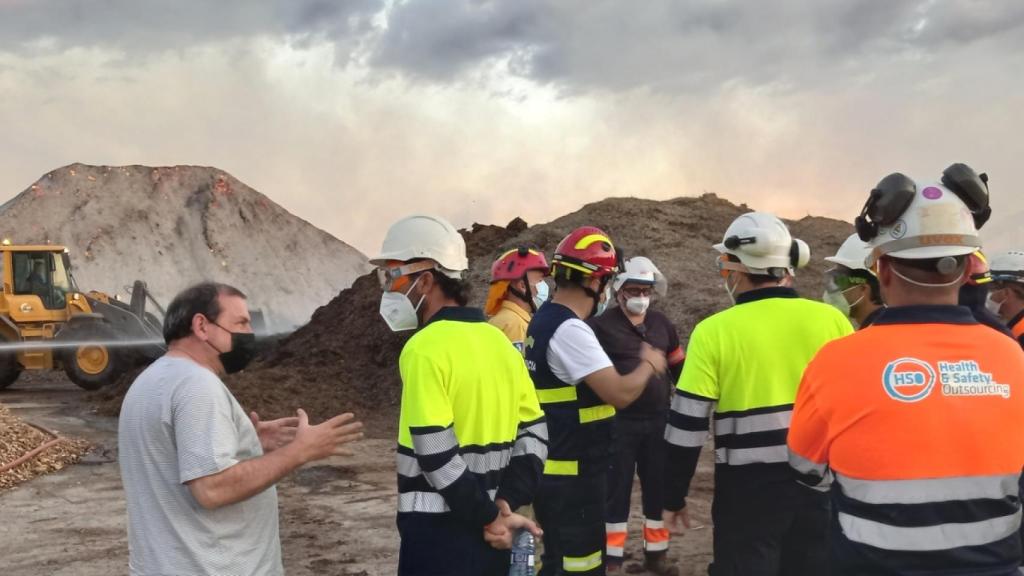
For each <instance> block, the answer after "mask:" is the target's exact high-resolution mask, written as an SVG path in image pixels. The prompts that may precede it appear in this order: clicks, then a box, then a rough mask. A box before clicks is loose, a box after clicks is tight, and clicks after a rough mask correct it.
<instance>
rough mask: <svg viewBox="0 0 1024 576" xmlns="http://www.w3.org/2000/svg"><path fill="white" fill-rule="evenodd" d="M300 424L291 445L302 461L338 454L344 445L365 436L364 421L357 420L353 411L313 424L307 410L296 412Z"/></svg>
mask: <svg viewBox="0 0 1024 576" xmlns="http://www.w3.org/2000/svg"><path fill="white" fill-rule="evenodd" d="M295 414H296V416H297V418H298V421H299V425H298V429H297V430H296V432H295V440H293V441H292V444H291V447H294V449H295V450H297V451H298V454H299V458H300V459H301V460H302V462H313V461H316V460H323V459H324V458H329V457H331V456H334V455H336V454H343V453H344V452H343V450H342V446H344V445H345V444H348V443H350V442H355V441H356V440H359V439H360V438H362V437H363V433H362V432H361V430H362V429H363V423H362V422H358V421H356V419H355V418H356V417H355V416H354V415H353V414H351V413H345V414H341V415H340V416H335V417H334V418H331V419H330V420H328V421H326V422H323V423H321V424H317V425H316V426H311V425H310V424H309V416H307V415H306V411H305V410H303V409H301V408H300V409H298V410H296V412H295Z"/></svg>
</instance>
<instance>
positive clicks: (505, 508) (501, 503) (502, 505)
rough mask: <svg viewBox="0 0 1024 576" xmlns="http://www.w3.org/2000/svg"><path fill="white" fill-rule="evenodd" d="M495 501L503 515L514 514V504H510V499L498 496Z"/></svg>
mask: <svg viewBox="0 0 1024 576" xmlns="http://www.w3.org/2000/svg"><path fill="white" fill-rule="evenodd" d="M494 503H495V504H496V505H497V506H498V511H499V512H501V515H502V516H511V515H512V506H510V505H509V503H508V501H507V500H505V499H504V498H497V499H495V500H494Z"/></svg>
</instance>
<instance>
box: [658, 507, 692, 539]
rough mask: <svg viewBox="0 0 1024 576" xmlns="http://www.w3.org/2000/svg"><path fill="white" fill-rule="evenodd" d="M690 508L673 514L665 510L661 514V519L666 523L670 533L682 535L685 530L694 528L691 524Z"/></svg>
mask: <svg viewBox="0 0 1024 576" xmlns="http://www.w3.org/2000/svg"><path fill="white" fill-rule="evenodd" d="M688 510H689V508H683V509H682V510H677V511H676V512H673V511H671V510H663V511H662V513H661V519H662V520H663V521H664V522H665V528H668V530H669V532H672V533H673V534H682V533H683V529H684V528H685V529H687V530H689V529H690V528H691V527H692V524H691V523H690V513H689V512H688Z"/></svg>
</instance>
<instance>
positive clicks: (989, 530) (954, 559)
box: [788, 306, 1024, 576]
mask: <svg viewBox="0 0 1024 576" xmlns="http://www.w3.org/2000/svg"><path fill="white" fill-rule="evenodd" d="M788 444H789V450H790V464H791V465H792V466H793V468H795V469H796V471H797V472H798V473H799V474H800V475H801V477H802V479H803V480H804V481H805V482H807V483H808V484H812V485H814V484H821V483H823V479H825V478H828V476H829V474H828V471H829V470H831V472H832V474H834V478H835V479H834V483H833V485H832V500H833V523H832V524H833V525H832V535H831V538H832V556H833V559H834V563H835V565H834V569H835V570H836V571H837V572H836V573H839V574H913V575H922V574H943V575H954V574H955V575H961V574H962V575H967V574H970V575H972V576H977V575H1000V576H1001V575H1004V574H1016V573H1017V572H1016V570H1017V565H1018V564H1020V559H1021V544H1020V539H1019V535H1018V533H1017V530H1018V528H1019V526H1020V520H1021V506H1020V500H1019V487H1018V482H1019V480H1020V476H1021V469H1022V467H1024V351H1022V350H1021V348H1020V347H1019V346H1017V345H1016V344H1015V343H1014V342H1013V340H1010V339H1009V338H1006V337H1005V336H1004V335H1002V334H1000V333H999V332H996V331H994V330H992V329H990V328H988V327H986V326H984V325H981V324H978V323H976V322H975V320H974V318H973V317H972V316H971V313H970V311H969V310H968V309H967V308H961V307H957V306H907V307H900V308H890V309H888V310H887V311H886V312H885V314H884V315H883V316H882V317H881V319H879V320H878V321H877V322H876V323H875V324H874V325H872V326H871V327H870V328H867V329H865V330H862V331H861V332H857V333H856V334H853V335H851V336H848V337H846V338H842V339H840V340H836V341H833V342H831V343H829V344H827V345H826V346H825V347H824V348H822V349H821V351H820V352H819V353H818V355H817V356H816V357H815V358H814V360H813V361H812V362H811V364H810V365H809V366H808V368H807V371H806V372H805V373H804V377H803V382H802V383H801V385H800V390H799V393H798V395H797V399H796V405H795V407H794V410H793V420H792V423H791V424H790V429H789V437H788Z"/></svg>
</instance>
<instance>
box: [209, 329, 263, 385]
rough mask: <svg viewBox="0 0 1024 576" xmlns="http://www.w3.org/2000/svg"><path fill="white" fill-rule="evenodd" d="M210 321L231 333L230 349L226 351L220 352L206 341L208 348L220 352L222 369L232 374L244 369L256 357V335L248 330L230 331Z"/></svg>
mask: <svg viewBox="0 0 1024 576" xmlns="http://www.w3.org/2000/svg"><path fill="white" fill-rule="evenodd" d="M210 323H211V324H214V325H216V326H217V327H219V328H220V329H221V330H223V331H225V332H227V333H228V334H231V350H228V351H227V352H221V351H220V350H217V348H216V347H215V346H214V345H213V344H210V343H209V342H207V344H210V348H213V349H214V350H217V352H220V363H221V364H222V365H223V366H224V371H225V372H227V373H228V374H234V373H235V372H241V371H242V370H245V367H246V366H248V365H249V363H250V362H252V359H253V358H255V357H256V352H257V350H256V335H255V334H252V333H249V332H232V331H231V330H228V329H227V328H225V327H223V326H221V325H220V324H217V323H216V322H213V321H212V320H211V322H210Z"/></svg>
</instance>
